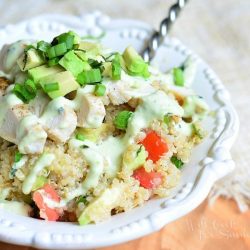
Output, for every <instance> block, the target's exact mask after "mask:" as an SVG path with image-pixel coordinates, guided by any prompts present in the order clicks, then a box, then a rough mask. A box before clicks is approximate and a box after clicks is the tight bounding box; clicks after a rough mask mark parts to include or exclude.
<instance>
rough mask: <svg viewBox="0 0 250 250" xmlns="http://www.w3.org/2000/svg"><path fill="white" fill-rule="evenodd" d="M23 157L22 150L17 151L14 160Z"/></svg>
mask: <svg viewBox="0 0 250 250" xmlns="http://www.w3.org/2000/svg"><path fill="white" fill-rule="evenodd" d="M22 157H23V154H21V153H20V152H16V153H15V156H14V162H19V161H20V160H21V159H22Z"/></svg>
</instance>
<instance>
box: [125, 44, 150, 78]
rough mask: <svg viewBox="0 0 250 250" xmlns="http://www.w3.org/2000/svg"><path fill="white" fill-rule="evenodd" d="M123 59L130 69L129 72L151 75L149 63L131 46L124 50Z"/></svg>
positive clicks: (135, 74) (144, 75) (133, 74)
mask: <svg viewBox="0 0 250 250" xmlns="http://www.w3.org/2000/svg"><path fill="white" fill-rule="evenodd" d="M123 59H124V61H125V64H126V68H127V70H128V74H129V75H132V76H142V77H145V78H146V77H149V76H150V73H149V71H148V64H147V63H146V62H145V61H144V60H143V59H142V57H141V56H140V55H139V54H138V53H137V52H136V50H135V49H134V48H133V47H132V46H129V47H127V48H126V49H125V51H124V52H123Z"/></svg>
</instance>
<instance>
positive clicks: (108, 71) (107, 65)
mask: <svg viewBox="0 0 250 250" xmlns="http://www.w3.org/2000/svg"><path fill="white" fill-rule="evenodd" d="M102 66H103V71H102V75H103V76H104V77H111V76H112V63H111V62H104V63H103V64H102Z"/></svg>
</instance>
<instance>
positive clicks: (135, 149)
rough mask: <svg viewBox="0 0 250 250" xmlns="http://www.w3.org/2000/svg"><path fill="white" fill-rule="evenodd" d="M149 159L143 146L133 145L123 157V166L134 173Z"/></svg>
mask: <svg viewBox="0 0 250 250" xmlns="http://www.w3.org/2000/svg"><path fill="white" fill-rule="evenodd" d="M147 157H148V153H147V151H146V150H145V147H144V146H143V145H131V146H129V148H128V149H127V151H126V152H125V153H124V155H123V165H124V167H125V168H126V169H130V170H132V171H134V170H135V169H137V168H139V167H141V166H142V165H143V164H144V163H145V162H146V160H147Z"/></svg>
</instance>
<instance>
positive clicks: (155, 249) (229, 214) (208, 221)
mask: <svg viewBox="0 0 250 250" xmlns="http://www.w3.org/2000/svg"><path fill="white" fill-rule="evenodd" d="M249 221H250V211H249V212H246V213H244V214H240V213H239V211H238V208H237V207H236V205H235V203H234V202H233V201H231V200H225V199H219V200H218V201H217V202H216V203H215V204H214V206H213V207H209V206H208V204H207V202H204V203H203V204H202V205H200V206H199V207H198V208H197V209H196V210H194V211H193V212H192V213H190V214H188V215H186V216H184V217H183V218H181V219H179V220H177V221H175V222H173V223H171V224H169V225H167V226H165V227H164V228H163V229H162V230H161V231H159V232H156V233H154V234H151V235H149V236H146V237H144V238H141V239H138V240H134V241H131V242H128V243H126V244H122V245H117V246H113V247H107V248H102V249H101V250H224V249H226V250H248V249H250V223H249ZM0 249H1V250H33V248H29V247H19V246H14V245H9V244H5V243H0Z"/></svg>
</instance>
